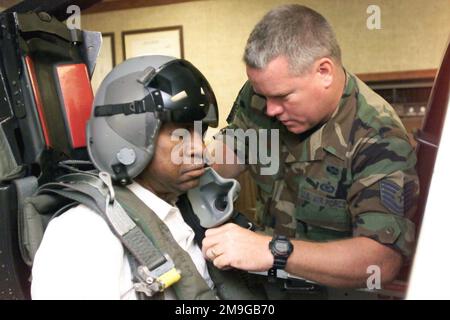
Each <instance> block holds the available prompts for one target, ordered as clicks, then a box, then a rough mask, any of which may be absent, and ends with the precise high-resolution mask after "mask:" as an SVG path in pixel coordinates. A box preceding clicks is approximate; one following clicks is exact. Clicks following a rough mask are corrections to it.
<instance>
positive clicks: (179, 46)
mask: <svg viewBox="0 0 450 320" xmlns="http://www.w3.org/2000/svg"><path fill="white" fill-rule="evenodd" d="M122 50H123V59H124V60H125V59H129V58H134V57H139V56H143V55H154V54H157V55H166V56H172V57H176V58H184V46H183V26H170V27H162V28H154V29H142V30H130V31H123V32H122Z"/></svg>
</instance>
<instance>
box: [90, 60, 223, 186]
mask: <svg viewBox="0 0 450 320" xmlns="http://www.w3.org/2000/svg"><path fill="white" fill-rule="evenodd" d="M92 109H93V110H92V115H91V118H90V120H89V122H88V124H87V128H86V130H87V132H86V138H87V142H88V143H87V148H88V152H89V156H90V158H91V160H92V162H93V164H94V165H95V167H96V168H97V169H99V170H100V171H105V172H107V173H109V174H110V175H111V178H112V179H113V180H115V181H119V182H120V183H123V184H125V183H128V182H129V181H130V180H131V179H133V178H135V177H136V176H137V175H139V174H140V173H141V172H142V171H143V170H144V169H145V168H146V167H147V165H148V164H149V163H150V161H151V160H152V157H153V153H154V150H155V143H156V140H157V137H158V133H159V130H160V128H161V125H162V124H163V123H166V122H176V123H180V124H185V123H192V122H193V121H202V122H203V125H204V127H206V126H212V127H217V125H218V111H217V102H216V98H215V95H214V92H213V91H212V89H211V87H210V85H209V83H208V81H207V80H206V78H205V77H204V76H203V75H202V73H201V72H200V71H199V70H198V69H197V68H195V67H194V66H193V65H192V64H191V63H189V62H188V61H186V60H183V59H177V58H174V57H168V56H160V55H153V56H142V57H137V58H132V59H129V60H126V61H124V62H123V63H121V64H119V65H117V66H116V67H115V68H114V69H113V70H112V71H111V72H110V73H109V74H108V75H107V76H106V77H105V79H104V80H103V81H102V83H101V84H100V87H99V89H98V91H97V93H96V95H95V99H94V103H93V108H92Z"/></svg>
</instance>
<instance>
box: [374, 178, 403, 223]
mask: <svg viewBox="0 0 450 320" xmlns="http://www.w3.org/2000/svg"><path fill="white" fill-rule="evenodd" d="M380 196H381V203H382V204H383V205H384V206H385V207H386V208H387V209H389V210H390V211H392V213H395V214H398V215H400V216H403V215H404V214H405V206H404V203H405V199H404V196H405V192H404V189H403V188H400V186H399V185H397V184H396V183H395V182H392V181H389V180H382V181H381V182H380Z"/></svg>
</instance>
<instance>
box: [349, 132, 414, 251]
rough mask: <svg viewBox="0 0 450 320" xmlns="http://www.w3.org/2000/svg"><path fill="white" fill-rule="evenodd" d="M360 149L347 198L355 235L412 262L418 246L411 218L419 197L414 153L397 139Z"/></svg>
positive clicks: (367, 143)
mask: <svg viewBox="0 0 450 320" xmlns="http://www.w3.org/2000/svg"><path fill="white" fill-rule="evenodd" d="M358 149H359V150H358V151H357V152H356V153H355V156H354V157H353V159H352V174H353V184H352V186H351V187H350V189H349V193H348V195H347V196H348V200H349V201H348V204H349V210H350V213H351V215H352V221H353V235H354V236H365V237H369V238H372V239H374V240H376V241H378V242H380V243H382V244H385V245H388V246H391V247H392V248H394V249H396V250H398V251H399V252H400V253H402V255H403V256H405V257H406V258H410V257H411V256H412V254H413V250H414V242H415V225H414V223H413V222H412V221H411V220H410V218H411V217H412V216H413V214H414V212H415V209H416V205H417V199H418V193H419V181H418V177H417V174H416V171H415V164H416V156H415V153H414V150H413V149H412V147H411V145H410V143H409V142H408V141H406V140H405V139H403V138H399V137H395V136H391V137H383V138H379V139H377V138H369V139H366V141H364V142H363V143H361V144H360V146H359V148H358Z"/></svg>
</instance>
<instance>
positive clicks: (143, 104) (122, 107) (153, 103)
mask: <svg viewBox="0 0 450 320" xmlns="http://www.w3.org/2000/svg"><path fill="white" fill-rule="evenodd" d="M163 108H164V104H163V100H162V97H161V92H160V91H159V90H154V91H152V92H151V93H150V94H148V95H147V96H146V97H145V98H144V99H142V100H136V101H132V102H129V103H120V104H108V105H103V106H96V107H95V109H94V116H95V117H109V116H113V115H116V114H125V115H129V114H139V113H144V112H155V111H163Z"/></svg>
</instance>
